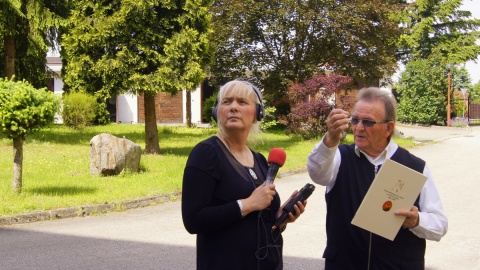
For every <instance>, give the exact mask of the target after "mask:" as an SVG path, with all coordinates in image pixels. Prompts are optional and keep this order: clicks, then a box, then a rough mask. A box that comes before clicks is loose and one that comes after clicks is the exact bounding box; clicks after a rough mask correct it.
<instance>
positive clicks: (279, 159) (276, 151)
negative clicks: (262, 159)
mask: <svg viewBox="0 0 480 270" xmlns="http://www.w3.org/2000/svg"><path fill="white" fill-rule="evenodd" d="M285 159H287V153H285V151H283V149H281V148H272V150H270V153H269V154H268V164H270V165H269V166H268V172H267V180H265V185H270V184H271V183H273V180H274V179H275V177H276V176H277V172H278V169H280V167H282V166H283V164H285Z"/></svg>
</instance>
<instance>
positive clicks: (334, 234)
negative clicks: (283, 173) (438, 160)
mask: <svg viewBox="0 0 480 270" xmlns="http://www.w3.org/2000/svg"><path fill="white" fill-rule="evenodd" d="M354 149H355V146H354V145H340V146H339V150H340V153H341V156H342V162H341V165H340V169H339V172H338V176H337V180H336V182H335V185H334V187H333V189H332V190H330V192H329V193H327V194H326V195H325V199H326V202H327V221H326V222H327V223H326V229H327V247H326V248H325V251H324V253H323V257H324V258H325V269H326V270H332V269H339V270H349V269H355V270H357V269H367V268H368V264H369V263H368V254H369V245H370V238H371V255H370V270H387V269H392V270H393V269H395V270H397V269H398V270H399V269H408V270H417V269H419V270H423V269H424V268H425V263H424V257H425V246H426V243H425V239H422V238H419V237H417V236H415V235H414V234H413V233H412V232H410V230H408V229H400V231H399V233H398V234H397V236H396V237H395V239H394V241H390V240H388V239H385V238H383V237H381V236H378V235H376V234H373V233H370V232H369V231H366V230H364V229H361V228H359V227H357V226H355V225H352V224H351V221H352V219H353V216H354V215H355V212H356V211H357V209H358V207H359V206H360V203H361V202H362V200H363V198H364V197H365V194H366V193H367V191H368V188H369V187H370V185H371V184H372V182H373V179H374V178H375V166H374V165H373V164H371V163H370V162H369V161H368V159H367V158H366V157H365V156H364V155H363V154H360V157H359V156H357V155H356V154H355V150H354ZM391 159H392V160H394V161H396V162H398V163H400V164H403V165H405V166H407V167H409V168H411V169H413V170H415V171H418V172H420V173H422V172H423V169H424V167H425V161H423V160H421V159H419V158H417V157H415V156H414V155H412V154H410V153H409V152H408V151H407V150H405V149H403V148H400V147H399V148H398V150H397V151H396V152H395V154H394V155H393V156H392V157H391ZM415 206H417V207H419V206H418V198H417V200H416V201H415ZM419 211H420V208H419Z"/></svg>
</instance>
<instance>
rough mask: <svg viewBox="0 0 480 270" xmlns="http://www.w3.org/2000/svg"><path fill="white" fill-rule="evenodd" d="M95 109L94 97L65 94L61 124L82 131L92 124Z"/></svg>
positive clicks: (82, 94) (96, 104)
mask: <svg viewBox="0 0 480 270" xmlns="http://www.w3.org/2000/svg"><path fill="white" fill-rule="evenodd" d="M97 108H98V103H97V101H96V98H95V97H94V96H91V95H88V94H85V93H80V92H71V93H69V94H66V95H64V96H63V109H62V117H63V122H64V124H65V125H66V126H68V127H71V128H74V129H83V128H85V127H86V126H89V125H92V124H93V123H94V120H95V111H96V110H97Z"/></svg>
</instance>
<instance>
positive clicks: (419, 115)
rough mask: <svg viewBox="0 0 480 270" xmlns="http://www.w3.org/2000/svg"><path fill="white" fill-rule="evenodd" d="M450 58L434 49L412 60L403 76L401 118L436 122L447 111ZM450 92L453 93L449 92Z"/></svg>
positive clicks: (408, 121) (400, 85) (400, 84)
mask: <svg viewBox="0 0 480 270" xmlns="http://www.w3.org/2000/svg"><path fill="white" fill-rule="evenodd" d="M446 66H447V60H446V59H445V57H443V55H442V54H441V53H440V52H439V50H435V51H434V53H432V54H431V55H430V56H429V57H428V58H427V59H418V60H414V61H410V62H409V63H408V64H407V65H406V67H405V71H404V72H403V73H402V75H401V77H400V82H399V87H398V88H397V92H398V93H399V95H400V103H399V104H398V120H399V121H401V122H407V123H421V124H428V125H437V124H439V123H443V121H444V119H445V118H446V114H447V103H446V100H447V99H446V96H447V93H448V92H447V91H448V90H447V84H448V82H447V80H448V77H447V70H446ZM450 94H451V93H450Z"/></svg>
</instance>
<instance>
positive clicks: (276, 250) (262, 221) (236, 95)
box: [182, 81, 306, 270]
mask: <svg viewBox="0 0 480 270" xmlns="http://www.w3.org/2000/svg"><path fill="white" fill-rule="evenodd" d="M212 112H213V116H214V118H216V120H217V122H218V127H219V131H218V134H217V135H216V136H212V137H211V138H209V139H206V140H204V141H202V142H200V143H199V144H198V145H197V146H195V148H194V149H193V150H192V152H191V153H190V156H189V158H188V161H187V164H186V167H185V172H184V176H183V190H182V216H183V222H184V225H185V228H186V229H187V231H188V232H189V233H191V234H197V269H241V270H245V269H282V267H283V264H282V244H283V240H282V236H281V234H280V231H282V230H283V229H284V228H285V226H286V223H288V222H294V221H295V220H296V219H297V218H298V217H299V216H300V214H301V213H303V211H304V207H305V204H306V202H304V203H301V202H298V203H297V205H296V206H295V213H296V214H295V215H293V214H291V213H290V214H289V217H288V218H287V219H286V220H285V221H284V222H283V223H282V224H281V225H280V226H279V228H281V229H277V230H273V231H272V226H273V224H274V223H275V220H276V218H277V217H278V216H279V215H280V213H281V211H282V210H281V207H280V197H279V195H278V194H277V193H276V192H275V185H274V184H270V185H265V184H264V181H265V179H266V174H267V170H268V163H267V160H266V159H265V157H264V156H263V155H262V154H260V153H257V152H254V151H252V150H251V149H249V148H248V147H247V145H246V143H247V139H248V138H249V137H252V136H253V135H255V134H258V133H259V132H260V131H259V125H260V122H259V121H260V120H261V119H262V118H263V115H264V108H263V104H262V97H261V93H260V91H258V89H257V88H255V87H254V86H253V85H252V84H250V83H248V82H245V81H231V82H228V83H227V84H225V85H224V86H223V87H221V89H220V92H219V93H218V97H217V102H216V106H215V108H214V109H213V111H212ZM296 193H297V191H295V192H294V193H293V194H292V196H291V197H290V198H292V197H293V196H294V195H295V194H296ZM284 205H285V204H284ZM282 207H283V206H282Z"/></svg>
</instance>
